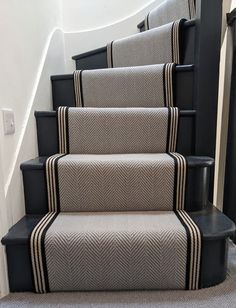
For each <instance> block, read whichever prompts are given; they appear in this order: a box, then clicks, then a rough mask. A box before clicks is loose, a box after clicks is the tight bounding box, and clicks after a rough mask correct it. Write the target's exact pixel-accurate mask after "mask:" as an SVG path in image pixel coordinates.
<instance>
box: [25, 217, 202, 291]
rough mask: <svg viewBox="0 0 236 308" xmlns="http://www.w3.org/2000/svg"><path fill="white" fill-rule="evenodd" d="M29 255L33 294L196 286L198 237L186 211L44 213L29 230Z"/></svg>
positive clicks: (197, 280)
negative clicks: (33, 284) (33, 287)
mask: <svg viewBox="0 0 236 308" xmlns="http://www.w3.org/2000/svg"><path fill="white" fill-rule="evenodd" d="M62 226H63V228H62ZM173 256H174V258H173ZM31 258H32V266H33V273H34V282H35V290H36V292H38V293H45V292H48V291H78V290H123V289H136V290H137V289H161V290H163V289H165V290H167V289H172V290H173V289H193V290H196V289H198V287H199V274H200V261H201V236H200V231H199V230H198V227H197V226H196V225H195V223H194V222H193V221H192V219H191V218H190V217H189V215H188V214H187V213H186V212H185V211H177V212H174V211H170V212H168V211H164V212H158V211H155V212H138V211H136V212H127V211H125V212H121V213H117V212H115V213H111V212H104V213H101V212H100V213H94V212H92V213H88V212H86V213H71V214H69V213H59V214H53V213H51V214H50V213H49V214H47V215H45V216H44V218H43V219H42V220H41V221H40V222H39V223H38V225H37V226H36V227H35V229H34V231H33V233H32V235H31Z"/></svg>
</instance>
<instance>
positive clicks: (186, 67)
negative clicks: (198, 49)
mask: <svg viewBox="0 0 236 308" xmlns="http://www.w3.org/2000/svg"><path fill="white" fill-rule="evenodd" d="M153 65H160V64H153ZM148 66H150V65H145V67H148ZM151 66H152V65H151ZM138 67H139V68H140V67H142V66H138ZM128 68H133V67H132V66H131V67H125V68H122V67H118V68H115V67H114V68H103V69H94V70H83V72H86V71H89V72H93V71H94V72H99V71H104V70H105V71H107V70H112V71H113V72H114V73H115V72H116V71H120V70H121V69H128ZM193 70H194V64H187V65H186V64H185V65H181V64H180V65H176V67H175V71H178V72H191V71H193ZM50 78H51V80H65V79H66V80H68V79H72V80H73V79H74V75H73V74H61V75H52V76H51V77H50Z"/></svg>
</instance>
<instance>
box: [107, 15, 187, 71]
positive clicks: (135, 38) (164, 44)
mask: <svg viewBox="0 0 236 308" xmlns="http://www.w3.org/2000/svg"><path fill="white" fill-rule="evenodd" d="M184 21H185V19H180V20H177V21H174V22H171V23H169V24H166V25H163V26H161V27H158V28H154V29H151V30H149V31H146V32H142V33H138V34H134V35H132V36H129V37H126V38H123V39H119V40H115V41H112V42H111V43H109V44H108V45H107V63H108V67H110V68H111V67H127V66H128V67H129V66H140V65H150V64H162V63H176V64H180V63H181V33H182V26H183V24H184Z"/></svg>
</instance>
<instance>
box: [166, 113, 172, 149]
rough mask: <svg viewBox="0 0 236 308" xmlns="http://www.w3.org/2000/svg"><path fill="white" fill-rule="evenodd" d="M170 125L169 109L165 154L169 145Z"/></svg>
mask: <svg viewBox="0 0 236 308" xmlns="http://www.w3.org/2000/svg"><path fill="white" fill-rule="evenodd" d="M170 123H171V109H170V108H168V128H167V138H166V153H168V152H169V143H170Z"/></svg>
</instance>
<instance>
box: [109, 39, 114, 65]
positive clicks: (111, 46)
mask: <svg viewBox="0 0 236 308" xmlns="http://www.w3.org/2000/svg"><path fill="white" fill-rule="evenodd" d="M113 42H114V41H111V45H110V49H111V67H113Z"/></svg>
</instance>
